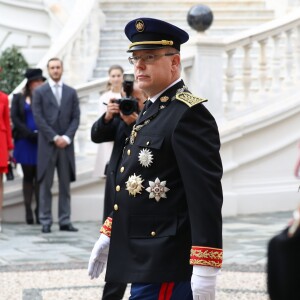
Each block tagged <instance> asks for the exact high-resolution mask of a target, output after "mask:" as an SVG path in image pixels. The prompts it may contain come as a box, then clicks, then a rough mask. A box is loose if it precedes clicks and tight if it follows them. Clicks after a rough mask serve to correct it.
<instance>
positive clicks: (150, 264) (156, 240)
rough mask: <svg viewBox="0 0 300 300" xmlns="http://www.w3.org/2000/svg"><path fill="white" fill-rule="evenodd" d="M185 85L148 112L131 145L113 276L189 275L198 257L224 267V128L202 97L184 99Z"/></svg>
mask: <svg viewBox="0 0 300 300" xmlns="http://www.w3.org/2000/svg"><path fill="white" fill-rule="evenodd" d="M183 90H184V83H183V82H182V81H180V82H178V83H177V84H175V85H173V86H172V87H171V88H169V89H168V90H166V91H165V92H164V93H163V94H162V95H161V96H160V97H159V98H158V99H157V100H156V101H155V102H154V103H153V104H152V106H151V107H150V108H149V109H148V111H146V113H143V112H142V113H141V114H140V116H139V118H138V120H137V122H136V128H137V129H136V130H135V133H133V134H132V135H131V142H129V143H128V144H127V145H126V146H125V148H124V151H123V155H122V158H121V160H120V164H119V166H118V168H117V174H116V186H115V189H114V190H112V191H111V193H112V194H113V197H114V211H113V215H112V227H111V240H110V249H109V256H108V265H107V271H106V281H109V282H152V283H153V282H171V281H175V282H177V281H187V280H190V278H191V272H192V266H191V264H197V265H204V266H213V267H221V263H222V217H221V207H222V201H223V198H222V188H221V177H222V163H221V159H220V154H219V149H220V139H219V134H218V128H217V125H216V123H215V120H214V118H213V117H212V115H211V114H210V113H209V112H208V110H207V109H206V108H205V107H204V106H203V105H202V104H200V103H198V104H196V105H192V106H191V107H189V106H188V105H187V104H186V103H183V102H182V101H179V100H177V99H176V95H177V94H178V95H179V93H180V92H182V91H183ZM187 95H190V98H191V99H192V100H195V99H199V98H196V97H194V96H192V95H191V94H188V93H187ZM196 103H197V101H196ZM146 120H148V121H147V122H148V123H147V122H146V123H145V121H146ZM149 120H150V122H149ZM133 181H135V183H134V184H132V185H131V184H129V183H130V182H133ZM129 190H130V191H131V194H130V193H129ZM190 254H191V256H190Z"/></svg>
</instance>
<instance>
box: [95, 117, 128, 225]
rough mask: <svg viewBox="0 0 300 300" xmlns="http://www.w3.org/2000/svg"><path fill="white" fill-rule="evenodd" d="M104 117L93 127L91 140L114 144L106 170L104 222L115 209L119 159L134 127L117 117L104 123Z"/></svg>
mask: <svg viewBox="0 0 300 300" xmlns="http://www.w3.org/2000/svg"><path fill="white" fill-rule="evenodd" d="M103 119H104V115H103V116H102V117H100V118H99V119H98V120H97V121H96V122H95V123H94V124H93V126H92V129H91V139H92V141H93V142H94V143H98V144H99V143H103V142H110V141H113V142H114V146H113V150H112V153H111V157H110V160H109V163H108V166H107V169H106V175H107V178H106V184H105V195H104V211H103V221H104V220H105V219H106V218H107V217H108V216H109V215H110V213H111V212H112V209H113V204H114V198H113V193H111V191H112V190H114V187H115V182H116V178H115V177H116V171H117V166H118V162H119V159H120V157H121V154H122V151H123V148H124V145H125V139H126V137H129V135H130V132H131V130H132V126H133V124H132V125H127V124H126V123H125V122H123V120H121V119H120V118H119V117H115V118H114V119H113V120H112V121H111V122H109V123H104V122H103Z"/></svg>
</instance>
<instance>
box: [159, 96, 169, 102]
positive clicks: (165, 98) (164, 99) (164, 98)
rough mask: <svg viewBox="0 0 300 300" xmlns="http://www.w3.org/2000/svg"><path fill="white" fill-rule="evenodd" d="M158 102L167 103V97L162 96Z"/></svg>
mask: <svg viewBox="0 0 300 300" xmlns="http://www.w3.org/2000/svg"><path fill="white" fill-rule="evenodd" d="M159 100H160V102H167V101H168V100H169V97H168V96H163V97H160V99H159Z"/></svg>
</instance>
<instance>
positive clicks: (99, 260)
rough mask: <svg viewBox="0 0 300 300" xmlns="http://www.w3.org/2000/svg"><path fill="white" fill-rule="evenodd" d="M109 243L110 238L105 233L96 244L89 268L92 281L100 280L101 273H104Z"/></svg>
mask: <svg viewBox="0 0 300 300" xmlns="http://www.w3.org/2000/svg"><path fill="white" fill-rule="evenodd" d="M109 243H110V238H109V237H108V236H106V235H105V234H103V233H102V234H101V235H100V237H99V239H98V241H97V242H96V243H95V245H94V248H93V250H92V253H91V256H90V260H89V266H88V274H89V276H90V277H91V279H94V278H98V277H99V275H100V274H101V272H103V270H104V267H105V265H106V262H107V252H108V251H107V249H108V246H109Z"/></svg>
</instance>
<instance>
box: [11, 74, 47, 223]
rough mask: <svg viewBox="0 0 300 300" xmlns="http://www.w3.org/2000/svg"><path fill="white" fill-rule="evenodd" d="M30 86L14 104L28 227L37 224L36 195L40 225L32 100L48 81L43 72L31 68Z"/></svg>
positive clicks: (12, 109) (16, 156) (17, 154)
mask: <svg viewBox="0 0 300 300" xmlns="http://www.w3.org/2000/svg"><path fill="white" fill-rule="evenodd" d="M25 77H26V78H27V83H26V85H25V88H24V91H23V93H19V94H14V96H13V100H12V105H11V118H12V121H13V125H14V126H13V136H14V140H15V150H14V157H15V159H16V162H17V163H20V164H21V167H22V171H23V175H24V177H23V197H24V205H25V217H26V223H27V224H33V223H34V219H33V212H32V208H31V203H32V198H33V195H35V200H36V208H35V217H36V223H37V224H39V186H38V183H37V178H36V172H37V135H38V133H37V126H36V124H35V121H34V118H33V114H32V109H31V99H32V92H33V90H34V89H35V88H37V87H38V86H40V85H41V84H43V82H44V81H45V80H46V78H45V77H44V76H43V74H42V70H41V69H27V70H26V73H25Z"/></svg>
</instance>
